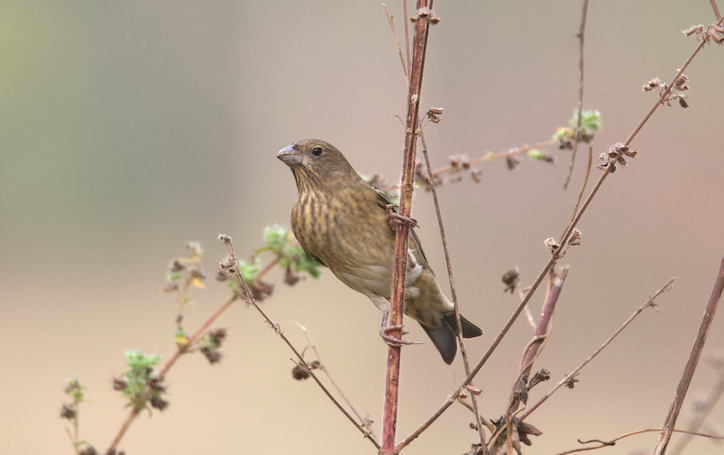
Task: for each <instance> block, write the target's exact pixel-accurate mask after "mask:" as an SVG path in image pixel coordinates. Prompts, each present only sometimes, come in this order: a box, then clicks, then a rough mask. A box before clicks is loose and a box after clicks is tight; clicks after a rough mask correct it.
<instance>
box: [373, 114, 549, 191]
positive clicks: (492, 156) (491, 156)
mask: <svg viewBox="0 0 724 455" xmlns="http://www.w3.org/2000/svg"><path fill="white" fill-rule="evenodd" d="M398 118H399V117H398ZM400 121H402V119H400ZM403 124H404V122H403ZM556 144H558V140H556V139H553V140H549V141H543V142H538V143H536V144H531V145H526V146H524V147H516V148H514V149H510V150H508V151H507V152H497V153H494V152H488V153H486V154H485V155H483V156H481V157H478V158H475V159H473V160H470V164H471V165H473V164H478V163H492V162H493V161H496V160H498V159H500V158H507V157H509V156H514V155H519V154H522V153H527V152H528V151H530V150H533V149H538V148H543V147H550V146H553V145H556ZM456 170H458V168H455V167H453V166H445V167H441V168H439V169H435V170H433V171H432V175H433V176H437V175H440V174H444V173H446V172H453V171H456ZM397 187H398V184H396V183H393V184H390V185H388V186H387V187H385V188H384V189H385V191H392V190H395V189H397Z"/></svg>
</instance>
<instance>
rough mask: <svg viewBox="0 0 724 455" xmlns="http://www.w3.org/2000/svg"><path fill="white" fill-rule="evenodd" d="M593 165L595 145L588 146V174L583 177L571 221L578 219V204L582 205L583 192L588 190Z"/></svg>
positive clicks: (569, 225)
mask: <svg viewBox="0 0 724 455" xmlns="http://www.w3.org/2000/svg"><path fill="white" fill-rule="evenodd" d="M592 166H593V147H588V167H586V176H585V177H584V178H583V185H581V191H579V192H578V199H576V206H575V207H574V208H573V215H572V217H571V223H573V220H575V219H576V214H577V213H578V206H580V205H581V200H582V199H583V193H584V192H585V191H586V185H588V177H590V175H591V167H592ZM571 223H569V224H568V227H566V231H565V232H568V229H570V228H571ZM565 232H564V233H565Z"/></svg>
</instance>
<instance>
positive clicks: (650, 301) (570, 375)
mask: <svg viewBox="0 0 724 455" xmlns="http://www.w3.org/2000/svg"><path fill="white" fill-rule="evenodd" d="M675 279H676V278H672V279H670V280H669V282H668V283H666V284H665V285H663V286H662V287H661V288H660V289H659V290H658V291H656V292H654V294H653V295H651V296H650V297H649V299H648V300H647V301H646V303H644V304H643V305H641V307H639V309H637V310H636V311H634V313H633V314H632V315H631V316H630V317H629V318H628V319H627V320H626V322H624V323H623V324H622V325H621V327H619V328H618V330H616V332H614V334H613V335H611V336H610V337H609V338H608V339H607V340H606V341H605V342H604V343H603V344H602V345H601V346H600V347H599V348H598V349H597V350H596V352H594V353H593V354H591V356H590V357H588V358H587V359H586V360H585V361H584V362H583V363H582V364H580V365H579V366H577V367H576V368H575V369H574V370H573V371H571V372H570V373H568V374H567V375H566V376H565V377H564V378H563V379H561V381H560V382H559V383H558V384H556V386H555V387H553V388H552V389H551V390H550V391H549V392H548V393H547V394H546V395H545V396H544V397H543V398H541V399H540V400H539V401H538V402H537V403H536V404H535V405H533V406H531V407H530V408H529V409H528V410H526V411H525V412H524V413H523V414H521V416H520V417H519V418H518V421H519V422H522V421H523V420H525V419H526V418H527V417H528V416H529V415H530V414H532V413H533V411H535V410H536V409H538V407H539V406H540V405H541V404H543V403H544V402H545V401H546V400H548V398H550V397H551V395H553V394H554V393H555V392H556V391H557V390H558V389H560V388H561V387H562V386H564V385H567V384H569V382H570V381H571V379H573V378H574V377H575V376H576V375H577V374H578V373H579V372H580V371H581V370H582V369H583V368H584V367H585V366H586V365H588V364H589V363H590V362H591V361H592V360H593V359H595V358H596V356H598V354H600V353H601V351H603V350H604V349H605V348H606V347H607V346H608V345H609V344H611V342H612V341H613V340H614V339H615V338H616V337H617V336H618V335H619V334H620V333H621V332H623V331H624V329H626V327H628V325H629V324H631V322H633V320H634V319H636V317H637V316H638V315H639V314H641V313H642V312H643V311H644V310H645V309H646V308H649V307H655V306H656V303H654V299H656V297H658V296H659V295H661V294H663V293H664V292H667V291H669V290H670V289H671V286H672V284H673V283H674V280H675Z"/></svg>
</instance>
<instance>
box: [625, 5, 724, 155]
mask: <svg viewBox="0 0 724 455" xmlns="http://www.w3.org/2000/svg"><path fill="white" fill-rule="evenodd" d="M723 21H724V17H722V18H719V20H718V21H717V23H716V25H722V22H723ZM705 44H706V41H703V40H702V42H701V43H700V44H699V45H698V46H697V47H696V49H695V50H694V52H693V53H692V54H691V56H690V57H689V58H688V59H687V60H686V63H684V66H682V67H681V68H680V69H679V70H678V71H677V73H676V76H674V79H673V80H672V81H671V84H669V85H668V87H667V89H666V90H665V91H664V93H662V94H661V95H659V99H658V100H656V104H654V106H653V107H652V108H651V109H650V110H649V112H648V114H646V116H645V117H644V118H643V120H641V122H640V123H639V124H638V125H637V126H636V128H635V129H634V130H633V132H632V133H631V135H630V136H629V137H628V139H626V142H625V144H624V145H630V144H631V141H633V139H634V138H635V137H636V135H637V134H638V133H639V131H641V128H643V126H644V125H645V124H646V122H647V121H648V120H649V118H651V116H652V115H653V114H654V112H655V111H656V109H658V107H659V106H661V105H663V104H664V101H663V100H665V99H666V98H667V97H668V96H669V95H670V94H671V92H672V91H674V90H675V88H676V84H675V82H676V81H677V80H678V79H679V78H680V77H681V75H682V74H684V70H686V68H687V67H688V66H689V64H690V63H691V61H692V60H694V57H696V54H698V53H699V51H700V50H702V49H703V48H704V45H705Z"/></svg>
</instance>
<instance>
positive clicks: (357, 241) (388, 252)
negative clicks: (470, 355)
mask: <svg viewBox="0 0 724 455" xmlns="http://www.w3.org/2000/svg"><path fill="white" fill-rule="evenodd" d="M277 157H278V158H279V159H280V160H282V161H283V162H284V163H285V164H287V165H288V166H289V167H290V168H291V169H292V172H293V173H294V178H295V179H296V181H297V189H298V190H299V198H298V199H297V203H296V204H295V205H294V209H293V210H292V229H293V231H294V235H295V236H296V237H297V240H299V244H300V245H301V246H302V248H303V249H304V251H306V252H307V254H309V255H310V256H311V257H313V258H315V259H317V260H318V261H319V262H321V263H322V264H324V265H325V266H327V267H328V268H329V269H330V270H331V271H332V273H334V274H335V275H336V276H337V278H339V279H340V280H341V281H342V282H343V283H344V284H346V285H347V286H349V287H350V288H352V289H354V290H355V291H358V292H361V293H363V294H364V295H366V296H367V297H369V298H370V299H371V300H372V302H373V303H374V304H375V305H376V306H377V307H378V308H379V309H380V310H381V311H382V312H383V315H384V317H383V324H384V323H385V321H386V316H387V313H388V312H389V307H390V303H389V299H390V296H391V288H392V268H393V263H394V249H395V232H394V231H393V230H392V228H390V225H389V222H388V219H387V212H386V207H387V205H388V204H389V203H390V201H389V200H388V199H387V197H386V196H385V195H384V194H383V193H381V192H379V191H377V190H376V189H374V188H373V187H372V186H371V185H369V184H368V183H367V182H365V181H364V180H362V178H361V177H360V176H359V175H357V173H356V172H355V171H354V169H352V166H350V164H349V163H348V162H347V160H346V159H345V157H344V156H343V155H342V153H341V152H340V151H339V150H337V149H336V148H334V146H332V145H331V144H328V143H327V142H324V141H321V140H318V139H307V140H303V141H299V142H297V143H295V144H292V145H290V146H289V147H286V148H284V149H282V150H281V151H279V153H278V154H277ZM405 285H406V289H405V314H407V315H408V316H410V317H411V318H413V319H415V320H416V321H417V322H419V323H420V325H421V326H422V328H423V329H425V332H426V333H427V334H428V335H429V336H430V339H432V341H433V343H434V344H435V347H437V349H438V351H440V354H441V355H442V358H443V360H444V361H445V362H446V363H448V364H450V363H452V361H453V360H454V359H455V354H456V353H457V340H456V338H455V332H454V330H453V328H454V327H456V321H455V311H454V308H453V304H452V303H451V302H450V301H449V300H448V299H447V297H445V295H444V294H443V292H442V290H441V289H440V285H439V284H438V282H437V279H436V278H435V275H434V273H433V272H432V269H431V268H430V266H429V265H428V263H427V259H426V258H425V253H424V252H423V251H422V246H421V245H420V240H419V239H418V238H417V235H416V234H415V232H414V231H413V230H410V239H409V256H408V265H407V274H406V280H405ZM461 322H462V326H463V327H462V328H463V336H464V337H465V338H472V337H476V336H479V335H482V333H483V332H482V331H481V330H480V329H479V328H478V327H477V326H475V325H474V324H473V323H471V322H470V321H468V320H467V319H465V318H463V317H462V316H461Z"/></svg>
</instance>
